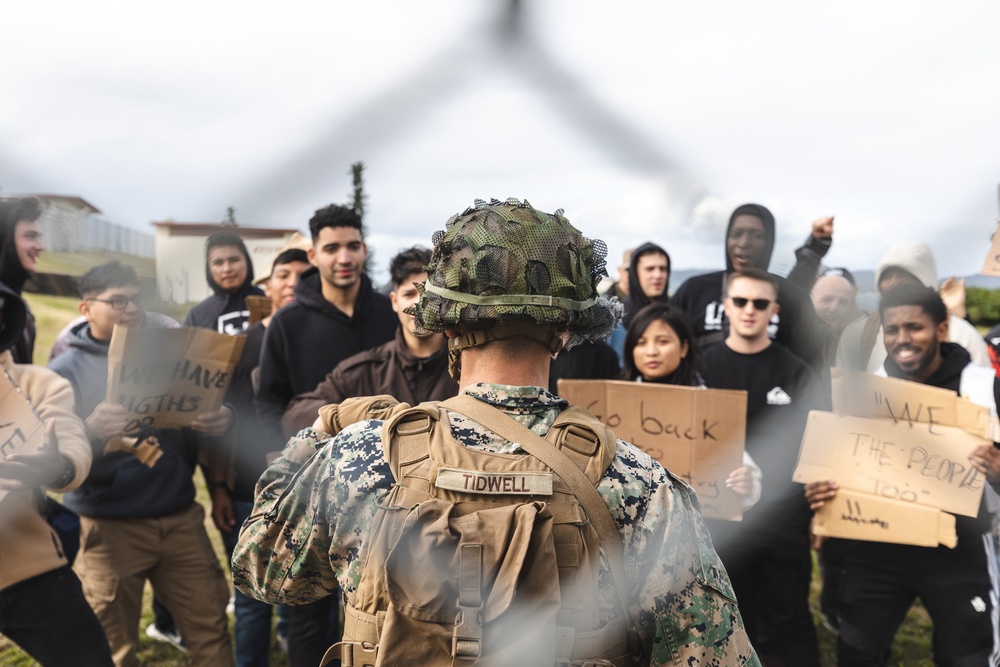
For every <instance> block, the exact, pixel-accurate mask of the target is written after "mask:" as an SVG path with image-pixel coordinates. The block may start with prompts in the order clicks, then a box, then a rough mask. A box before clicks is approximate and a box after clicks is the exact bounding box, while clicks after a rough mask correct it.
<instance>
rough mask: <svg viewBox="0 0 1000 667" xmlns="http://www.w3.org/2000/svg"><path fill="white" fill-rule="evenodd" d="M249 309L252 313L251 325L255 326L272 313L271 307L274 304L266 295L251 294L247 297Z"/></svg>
mask: <svg viewBox="0 0 1000 667" xmlns="http://www.w3.org/2000/svg"><path fill="white" fill-rule="evenodd" d="M246 304H247V311H249V313H250V326H253V325H255V324H257V323H258V322H260V321H261V320H262V319H264V318H265V317H267V316H268V315H270V314H271V308H272V307H273V306H274V304H272V303H271V299H270V298H269V297H266V296H257V295H256V294H251V295H250V296H248V297H247V298H246Z"/></svg>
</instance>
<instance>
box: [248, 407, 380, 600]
mask: <svg viewBox="0 0 1000 667" xmlns="http://www.w3.org/2000/svg"><path fill="white" fill-rule="evenodd" d="M381 424H382V423H381V422H379V421H371V420H369V421H363V422H359V423H357V424H352V425H350V426H348V427H346V428H345V429H344V430H343V431H342V432H341V433H340V434H339V435H337V437H335V438H331V439H324V438H327V437H328V436H327V434H325V433H322V432H319V431H314V430H313V429H311V428H307V429H303V430H302V431H301V432H299V434H298V435H297V436H295V437H294V438H292V439H291V440H290V441H289V442H288V445H287V446H286V447H285V450H284V451H283V452H282V455H281V457H280V458H278V460H277V461H275V462H274V464H272V465H271V467H269V468H268V469H267V470H266V471H265V472H264V474H263V475H262V476H261V478H260V481H259V482H258V484H257V492H256V494H255V498H254V509H253V512H252V513H251V514H250V517H249V518H248V519H247V521H246V523H245V524H244V525H243V528H242V529H241V531H240V538H239V542H238V544H237V546H236V549H235V550H234V551H233V560H232V572H233V583H234V584H235V585H236V587H237V588H239V589H240V590H241V591H243V592H244V593H246V594H247V595H249V596H251V597H254V598H256V599H258V600H264V601H266V602H273V603H286V604H306V603H309V602H313V601H315V600H318V599H320V598H323V597H325V596H327V595H329V594H331V593H333V592H334V591H335V590H336V589H337V588H338V586H340V587H343V588H344V590H345V592H350V593H353V589H354V588H355V587H356V586H357V581H358V580H359V579H360V563H359V561H358V560H357V557H358V553H359V551H360V546H361V541H362V540H363V539H364V537H365V536H366V535H367V534H368V527H369V526H370V525H371V522H372V519H373V518H374V515H375V510H376V502H377V500H378V498H380V497H381V496H382V495H384V493H385V492H386V490H387V489H388V488H389V485H390V484H391V481H392V475H391V472H390V471H389V467H388V464H386V463H385V460H384V458H383V456H382V449H381V446H380V444H381Z"/></svg>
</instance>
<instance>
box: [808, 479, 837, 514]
mask: <svg viewBox="0 0 1000 667" xmlns="http://www.w3.org/2000/svg"><path fill="white" fill-rule="evenodd" d="M837 488H838V487H837V483H836V482H834V481H832V480H824V481H822V482H809V483H808V484H806V489H805V492H806V502H807V503H809V509H811V510H812V511H813V512H815V511H816V510H818V509H819V508H821V507H822V506H823V505H825V504H826V501H828V500H833V497H834V496H835V495H837Z"/></svg>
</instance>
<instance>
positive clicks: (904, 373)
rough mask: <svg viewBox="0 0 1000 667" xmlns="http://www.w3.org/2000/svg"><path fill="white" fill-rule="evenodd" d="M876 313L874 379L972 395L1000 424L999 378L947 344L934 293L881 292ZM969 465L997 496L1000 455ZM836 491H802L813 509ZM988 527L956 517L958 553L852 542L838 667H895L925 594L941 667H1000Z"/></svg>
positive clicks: (823, 486) (912, 289)
mask: <svg viewBox="0 0 1000 667" xmlns="http://www.w3.org/2000/svg"><path fill="white" fill-rule="evenodd" d="M879 313H880V316H881V322H882V329H883V342H884V344H885V349H886V350H888V357H887V358H886V360H885V363H884V365H883V366H882V368H880V369H879V370H878V371H877V372H876V374H877V375H882V376H889V377H894V378H900V379H903V380H909V381H911V382H919V383H921V384H926V385H930V386H933V387H940V388H942V389H948V390H950V391H954V392H956V393H959V394H961V395H966V396H969V397H970V399H971V400H972V401H973V402H975V403H978V404H980V405H983V406H985V407H989V408H990V410H991V412H992V414H993V416H994V418H995V417H996V403H997V399H996V396H997V383H996V379H995V377H994V375H993V373H992V371H991V370H990V369H988V368H982V367H979V366H976V365H975V364H973V363H972V362H971V358H970V356H969V353H968V352H967V351H966V350H965V349H964V348H963V347H962V346H960V345H957V344H956V343H949V342H947V340H948V324H949V320H948V313H947V310H946V308H945V305H944V302H943V301H942V300H941V297H940V296H938V294H937V293H936V292H935V291H934V290H933V289H931V288H928V287H924V286H921V285H917V284H913V283H909V284H902V285H898V286H896V287H894V288H892V289H890V290H888V291H886V293H885V294H884V295H883V297H882V301H881V303H880V304H879ZM969 461H970V462H971V463H972V465H973V466H974V467H975V468H976V470H978V471H979V472H981V473H982V474H983V475H985V476H986V479H987V480H988V481H989V482H990V484H991V485H993V487H994V489H996V485H997V484H998V483H1000V449H997V447H996V445H994V446H989V445H984V446H980V447H977V448H975V449H974V450H973V451H971V452H969ZM836 493H837V484H836V482H835V481H833V480H829V481H822V482H813V483H811V484H808V485H806V490H805V495H806V499H807V500H808V502H809V504H810V507H811V508H812V509H813V510H814V511H815V510H817V509H819V508H820V507H822V506H823V505H824V504H825V502H826V501H828V500H830V499H832V498H833V497H834V496H835V495H836ZM990 527H991V526H990V518H989V513H988V511H987V510H986V508H985V507H984V506H983V505H981V506H980V509H979V516H977V517H974V518H973V517H965V516H956V517H955V530H956V533H957V534H958V544H957V546H956V547H955V548H954V549H949V548H947V547H944V546H938V547H918V546H911V545H905V544H885V543H881V542H861V541H856V542H853V543H852V546H851V548H850V549H849V550H848V551H847V555H846V560H845V563H844V572H843V574H842V577H843V583H842V585H841V595H840V600H839V609H840V634H839V639H838V651H837V652H838V660H839V662H838V664H839V665H841V666H842V667H848V666H850V667H869V666H870V667H881V666H883V665H886V664H888V658H889V649H890V646H891V644H892V639H893V637H894V636H895V634H896V631H897V630H898V629H899V626H900V624H901V623H902V621H903V618H904V617H905V616H906V612H907V610H908V609H909V608H910V605H911V604H912V603H913V600H914V598H916V597H918V596H919V597H920V600H921V601H922V602H923V605H924V607H925V608H926V609H927V611H928V613H929V614H930V616H931V620H932V621H933V623H934V642H933V644H934V662H935V664H938V665H995V664H997V660H998V658H1000V643H998V636H997V622H996V613H997V608H996V605H997V581H996V578H995V577H996V572H997V561H996V546H995V542H994V537H993V535H992V532H991V530H990Z"/></svg>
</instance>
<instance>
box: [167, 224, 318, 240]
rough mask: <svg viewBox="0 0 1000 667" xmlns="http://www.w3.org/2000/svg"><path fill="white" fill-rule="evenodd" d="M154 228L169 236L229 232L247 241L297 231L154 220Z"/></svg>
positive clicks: (284, 228) (282, 228)
mask: <svg viewBox="0 0 1000 667" xmlns="http://www.w3.org/2000/svg"><path fill="white" fill-rule="evenodd" d="M150 224H151V225H153V226H154V227H163V228H166V229H167V231H168V232H169V234H170V236H208V235H210V234H214V233H215V232H221V231H230V232H233V233H234V234H237V235H238V236H241V237H243V238H248V239H261V238H274V237H277V236H285V235H288V234H294V233H295V232H297V231H299V230H297V229H294V228H292V227H243V226H236V227H234V226H233V225H227V224H225V223H222V222H175V221H173V220H154V221H153V222H151V223H150Z"/></svg>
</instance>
